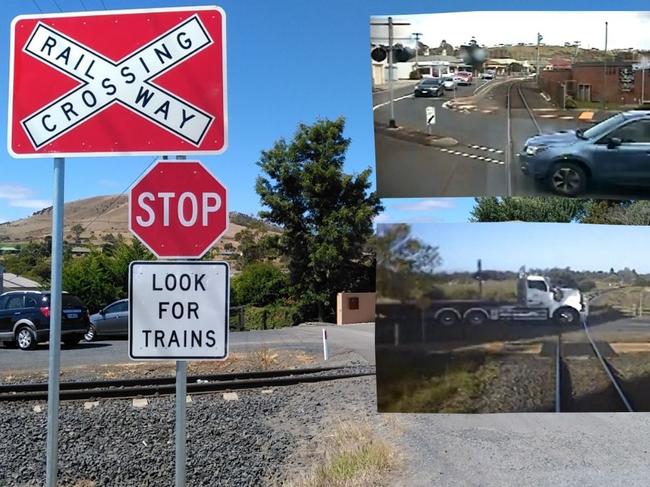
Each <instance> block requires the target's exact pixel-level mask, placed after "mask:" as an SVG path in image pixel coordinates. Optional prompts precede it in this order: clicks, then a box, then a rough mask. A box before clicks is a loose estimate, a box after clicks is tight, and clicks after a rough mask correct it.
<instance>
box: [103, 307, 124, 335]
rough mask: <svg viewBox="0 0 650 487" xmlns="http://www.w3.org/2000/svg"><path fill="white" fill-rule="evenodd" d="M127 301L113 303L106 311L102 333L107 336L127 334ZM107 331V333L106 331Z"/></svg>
mask: <svg viewBox="0 0 650 487" xmlns="http://www.w3.org/2000/svg"><path fill="white" fill-rule="evenodd" d="M127 311H128V310H127V304H126V301H120V302H117V303H113V304H111V305H110V306H108V307H107V308H106V309H105V315H104V327H103V330H102V333H105V334H107V335H122V334H124V333H126V332H127V330H126V328H127V327H126V325H125V324H124V321H125V318H126V315H127V314H128V313H127ZM104 330H105V331H104Z"/></svg>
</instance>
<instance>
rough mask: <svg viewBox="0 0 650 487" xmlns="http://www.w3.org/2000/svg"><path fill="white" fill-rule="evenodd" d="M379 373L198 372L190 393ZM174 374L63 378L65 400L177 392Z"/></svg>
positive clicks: (42, 387) (34, 388)
mask: <svg viewBox="0 0 650 487" xmlns="http://www.w3.org/2000/svg"><path fill="white" fill-rule="evenodd" d="M370 375H375V372H374V369H373V370H370V368H369V367H364V368H362V369H359V368H351V367H318V368H304V369H289V370H270V371H263V372H244V373H234V374H213V375H196V376H189V377H188V378H187V392H188V393H210V392H219V391H226V390H239V389H255V388H261V387H282V386H290V385H295V384H304V383H310V382H324V381H332V380H338V379H349V378H353V377H365V376H370ZM175 384H176V379H175V378H174V377H156V378H148V379H123V380H110V381H81V382H62V383H61V384H60V399H61V400H79V399H107V398H131V397H147V396H158V395H166V394H174V393H175V392H176V385H175ZM46 399H47V383H37V384H7V385H2V386H0V402H6V401H35V400H46Z"/></svg>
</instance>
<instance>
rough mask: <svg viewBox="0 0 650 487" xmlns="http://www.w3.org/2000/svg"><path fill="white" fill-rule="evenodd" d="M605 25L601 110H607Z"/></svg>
mask: <svg viewBox="0 0 650 487" xmlns="http://www.w3.org/2000/svg"><path fill="white" fill-rule="evenodd" d="M607 24H608V22H605V55H604V57H603V110H605V109H606V108H607Z"/></svg>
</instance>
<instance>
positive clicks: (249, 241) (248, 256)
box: [235, 225, 281, 268]
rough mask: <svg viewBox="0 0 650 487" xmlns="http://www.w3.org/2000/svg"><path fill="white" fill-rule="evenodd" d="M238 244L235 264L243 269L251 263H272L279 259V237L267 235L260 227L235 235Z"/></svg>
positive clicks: (246, 229) (272, 234)
mask: <svg viewBox="0 0 650 487" xmlns="http://www.w3.org/2000/svg"><path fill="white" fill-rule="evenodd" d="M235 240H237V242H238V243H239V247H238V250H239V256H238V258H237V263H238V264H239V266H240V267H242V268H243V267H245V266H247V265H249V264H252V263H253V262H263V261H272V260H276V259H278V258H280V257H281V253H280V246H279V235H277V234H274V233H268V231H266V230H265V229H264V228H263V227H262V226H261V225H260V226H254V227H253V228H245V229H244V230H240V231H239V232H237V233H236V234H235Z"/></svg>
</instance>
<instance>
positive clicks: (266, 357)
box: [248, 347, 278, 370]
mask: <svg viewBox="0 0 650 487" xmlns="http://www.w3.org/2000/svg"><path fill="white" fill-rule="evenodd" d="M248 361H249V363H250V365H251V368H252V369H253V370H270V369H273V368H275V365H276V364H277V362H278V353H277V352H276V351H275V350H271V349H270V348H268V347H263V348H260V349H257V350H255V351H254V352H252V353H250V354H249V355H248Z"/></svg>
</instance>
